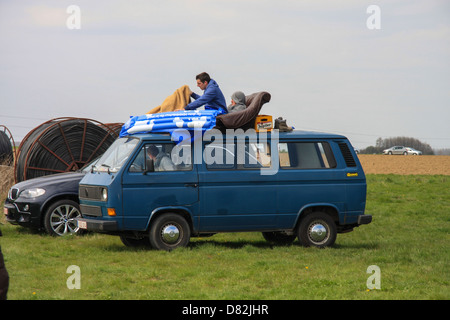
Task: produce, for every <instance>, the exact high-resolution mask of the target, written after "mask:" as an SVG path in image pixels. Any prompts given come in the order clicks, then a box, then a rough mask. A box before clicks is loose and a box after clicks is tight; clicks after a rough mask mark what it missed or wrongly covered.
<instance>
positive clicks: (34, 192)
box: [20, 188, 45, 199]
mask: <svg viewBox="0 0 450 320" xmlns="http://www.w3.org/2000/svg"><path fill="white" fill-rule="evenodd" d="M44 193H45V190H44V189H42V188H33V189H25V190H23V191H22V192H21V193H20V196H21V197H23V198H26V199H30V198H37V197H40V196H42V195H43V194H44Z"/></svg>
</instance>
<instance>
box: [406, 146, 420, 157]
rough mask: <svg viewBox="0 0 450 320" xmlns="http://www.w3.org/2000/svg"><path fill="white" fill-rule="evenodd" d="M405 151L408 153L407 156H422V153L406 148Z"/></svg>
mask: <svg viewBox="0 0 450 320" xmlns="http://www.w3.org/2000/svg"><path fill="white" fill-rule="evenodd" d="M406 150H407V151H408V154H412V155H414V156H420V155H421V154H422V151H419V150H416V149H414V148H409V147H406Z"/></svg>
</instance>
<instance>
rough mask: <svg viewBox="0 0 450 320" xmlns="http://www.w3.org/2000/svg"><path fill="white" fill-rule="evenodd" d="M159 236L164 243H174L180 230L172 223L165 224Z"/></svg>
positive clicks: (178, 236)
mask: <svg viewBox="0 0 450 320" xmlns="http://www.w3.org/2000/svg"><path fill="white" fill-rule="evenodd" d="M161 237H162V239H163V241H164V242H165V243H169V244H172V243H176V242H177V241H178V239H179V238H180V230H179V229H178V228H177V227H176V226H175V225H173V224H169V225H166V226H164V227H163V228H162V230H161Z"/></svg>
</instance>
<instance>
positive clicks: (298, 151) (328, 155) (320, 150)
mask: <svg viewBox="0 0 450 320" xmlns="http://www.w3.org/2000/svg"><path fill="white" fill-rule="evenodd" d="M278 154H279V157H280V167H281V169H322V168H334V167H336V160H335V159H334V156H333V153H332V151H331V148H330V145H329V144H328V143H327V142H282V143H279V144H278Z"/></svg>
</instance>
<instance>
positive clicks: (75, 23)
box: [66, 5, 81, 30]
mask: <svg viewBox="0 0 450 320" xmlns="http://www.w3.org/2000/svg"><path fill="white" fill-rule="evenodd" d="M66 13H67V14H69V17H68V18H67V20H66V26H67V28H68V29H69V30H79V29H81V9H80V7H79V6H77V5H70V6H68V7H67V9H66Z"/></svg>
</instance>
